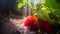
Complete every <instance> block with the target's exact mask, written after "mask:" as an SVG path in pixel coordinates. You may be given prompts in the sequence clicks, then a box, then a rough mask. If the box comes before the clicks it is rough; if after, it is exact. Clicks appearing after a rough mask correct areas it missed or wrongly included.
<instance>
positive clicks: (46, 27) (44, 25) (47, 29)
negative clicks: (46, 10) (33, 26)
mask: <svg viewBox="0 0 60 34" xmlns="http://www.w3.org/2000/svg"><path fill="white" fill-rule="evenodd" d="M39 28H40V29H41V30H42V31H44V32H46V33H50V32H51V26H50V24H48V22H46V21H40V23H39Z"/></svg>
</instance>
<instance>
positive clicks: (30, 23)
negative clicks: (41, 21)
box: [24, 16, 38, 30]
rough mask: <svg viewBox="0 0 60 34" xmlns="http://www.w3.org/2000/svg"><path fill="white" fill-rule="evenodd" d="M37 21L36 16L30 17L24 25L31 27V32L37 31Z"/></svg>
mask: <svg viewBox="0 0 60 34" xmlns="http://www.w3.org/2000/svg"><path fill="white" fill-rule="evenodd" d="M36 19H37V18H36V17H35V16H29V17H28V18H27V19H26V20H25V22H24V25H25V26H27V27H30V29H31V30H36V29H38V25H37V22H35V21H36Z"/></svg>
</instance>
